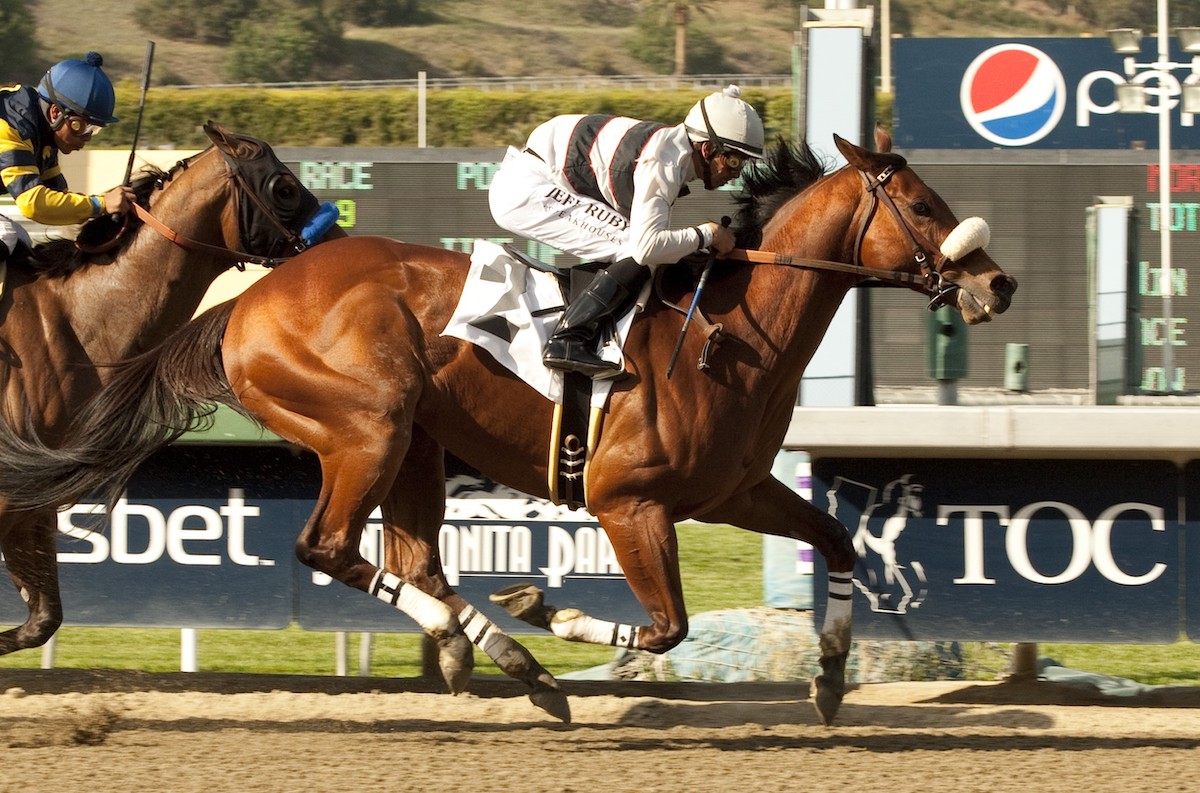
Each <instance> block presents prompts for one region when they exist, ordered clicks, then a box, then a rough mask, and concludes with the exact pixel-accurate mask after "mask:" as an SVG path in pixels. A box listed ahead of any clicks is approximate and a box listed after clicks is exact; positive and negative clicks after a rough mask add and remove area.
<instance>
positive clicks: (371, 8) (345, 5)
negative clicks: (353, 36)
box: [333, 0, 430, 28]
mask: <svg viewBox="0 0 1200 793" xmlns="http://www.w3.org/2000/svg"><path fill="white" fill-rule="evenodd" d="M424 5H425V2H424V0H334V3H333V12H334V14H335V15H337V16H338V17H340V18H342V19H344V20H345V21H347V22H349V23H350V24H352V25H361V26H362V27H367V28H386V27H396V26H398V25H419V24H422V23H423V22H426V21H427V20H428V19H429V17H430V14H429V12H428V11H426V10H425V8H423V6H424Z"/></svg>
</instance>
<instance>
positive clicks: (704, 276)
mask: <svg viewBox="0 0 1200 793" xmlns="http://www.w3.org/2000/svg"><path fill="white" fill-rule="evenodd" d="M730 222H731V221H730V219H729V218H728V217H722V218H721V225H722V226H728V225H729V224H730ZM716 260H717V253H716V251H713V252H712V253H710V254H709V256H708V263H707V264H705V265H704V271H703V272H702V273H700V280H699V281H697V282H696V293H695V294H694V295H692V305H691V306H689V307H688V312H687V316H685V317H684V318H683V328H681V329H680V331H679V338H678V339H677V340H676V341H675V350H674V351H673V352H672V353H671V360H670V362H668V363H667V379H668V380H669V379H670V378H671V372H673V371H675V362H676V361H677V360H678V359H679V351H680V349H682V348H683V340H684V339H685V338H687V330H688V325H691V324H692V315H693V314H695V313H696V306H697V305H699V303H700V294H701V293H702V292H703V291H704V285H705V284H707V283H708V274H709V273H711V272H712V267H713V262H715V261H716Z"/></svg>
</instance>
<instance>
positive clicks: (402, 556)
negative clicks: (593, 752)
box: [382, 427, 571, 721]
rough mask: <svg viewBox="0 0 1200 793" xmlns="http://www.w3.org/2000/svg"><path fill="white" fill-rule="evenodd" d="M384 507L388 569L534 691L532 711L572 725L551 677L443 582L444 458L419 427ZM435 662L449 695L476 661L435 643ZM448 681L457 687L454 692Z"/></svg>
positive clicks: (458, 648)
mask: <svg viewBox="0 0 1200 793" xmlns="http://www.w3.org/2000/svg"><path fill="white" fill-rule="evenodd" d="M382 507H383V525H384V543H385V545H384V558H385V560H386V566H387V567H388V568H389V569H391V570H394V571H396V572H397V573H399V575H400V576H401V577H402V578H403V579H404V580H405V581H407V582H408V583H410V584H415V585H416V586H418V587H419V588H420V589H421V590H422V591H424V592H426V593H428V594H430V595H433V596H434V597H436V598H437V599H438V600H440V601H441V602H443V603H445V604H446V605H447V606H449V607H450V609H451V611H452V612H453V613H454V614H455V615H456V616H457V619H458V622H459V624H460V625H461V626H462V629H463V631H464V632H465V635H466V637H467V638H469V639H470V641H471V642H474V644H475V645H477V646H478V647H479V648H480V649H481V650H483V651H484V652H485V653H487V655H488V657H490V658H491V659H492V660H493V661H494V662H495V663H496V665H497V666H498V667H500V669H501V671H503V672H504V673H505V674H507V675H509V676H510V677H513V678H516V679H518V680H521V681H522V682H524V683H525V684H526V685H528V686H529V687H530V688H531V689H532V690H531V692H530V694H529V698H530V700H532V701H533V703H534V704H535V705H537V706H538V707H539V708H541V709H542V710H545V711H546V712H547V713H549V714H550V715H552V716H555V717H556V718H559V719H562V720H563V721H570V720H571V717H570V708H569V706H568V704H567V698H566V696H565V695H564V694H563V693H562V690H561V689H560V687H559V685H558V682H557V681H556V680H555V679H554V677H553V676H552V675H551V674H550V673H549V672H547V671H546V670H545V669H544V668H543V667H542V665H541V664H539V663H538V662H537V660H536V659H535V658H534V657H533V656H532V655H531V654H530V653H529V651H528V650H526V649H525V648H524V647H523V646H521V645H520V644H519V643H518V642H516V641H515V640H513V639H512V637H510V636H508V635H507V634H505V633H504V632H503V631H502V630H500V628H499V627H497V626H496V625H495V624H494V623H493V622H492V621H491V620H489V619H488V618H487V617H486V616H484V614H483V613H482V612H480V611H479V610H478V609H476V608H475V607H474V606H472V605H471V604H470V603H468V602H467V601H466V600H464V599H463V597H462V596H461V595H459V594H458V593H457V592H455V591H454V590H453V589H452V588H451V587H450V584H449V582H448V581H447V580H446V576H445V573H444V571H443V570H442V565H441V560H440V557H439V553H438V534H439V532H440V530H441V526H442V519H443V517H444V516H445V510H446V473H445V453H444V451H443V450H442V447H441V446H440V445H439V444H438V443H437V442H436V441H434V440H433V439H432V438H430V437H429V436H428V435H426V434H425V432H424V431H423V430H422V429H421V428H420V427H414V428H413V433H412V440H411V441H410V443H409V447H408V454H407V455H406V456H405V459H404V463H403V465H402V466H401V468H400V474H399V476H397V477H396V481H395V485H393V487H392V490H391V492H390V493H389V494H388V496H387V498H386V499H384V502H383V504H382ZM464 651H465V658H464V657H463V653H464ZM438 661H439V665H440V666H441V668H442V674H443V675H444V676H446V679H447V683H448V684H449V685H450V686H451V690H452V691H456V690H461V688H462V686H465V683H466V679H467V678H469V677H470V674H471V666H472V664H473V661H474V659H473V654H472V651H471V644H470V643H468V642H458V643H452V642H449V641H443V642H439V653H438ZM452 678H453V679H454V680H456V681H459V682H461V685H459V688H458V689H456V688H455V683H452V682H451V679H452Z"/></svg>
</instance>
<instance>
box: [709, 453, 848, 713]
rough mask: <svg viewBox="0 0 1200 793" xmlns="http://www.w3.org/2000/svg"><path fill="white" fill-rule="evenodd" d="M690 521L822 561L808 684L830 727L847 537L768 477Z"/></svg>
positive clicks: (842, 681) (841, 642)
mask: <svg viewBox="0 0 1200 793" xmlns="http://www.w3.org/2000/svg"><path fill="white" fill-rule="evenodd" d="M696 517H697V518H698V519H699V520H702V521H705V522H706V523H728V524H730V525H733V526H737V527H739V528H743V529H749V530H750V531H754V532H758V533H759V534H771V535H777V536H780V537H791V538H793V539H796V540H804V541H805V542H807V543H809V544H811V545H812V546H813V547H814V548H816V549H817V551H818V552H819V553H820V554H821V555H822V556H824V557H825V563H826V566H827V567H828V568H829V599H828V606H827V608H826V610H825V622H824V624H823V625H822V626H821V634H820V644H821V674H820V675H818V676H817V677H816V679H815V680H814V681H813V683H814V686H815V688H816V692H815V695H814V697H813V702H814V704H815V705H816V708H817V713H818V714H819V715H820V717H821V720H822V721H823V722H824V723H825V724H831V723H832V722H833V719H834V717H835V716H836V715H837V712H838V708H839V707H841V704H842V697H843V696H844V695H845V691H846V659H847V657H848V655H849V653H850V637H851V613H850V612H851V600H850V596H851V592H852V591H853V579H854V564H855V561H856V560H857V558H858V554H857V553H856V552H855V550H854V545H853V543H852V542H851V539H850V533H849V532H848V531H847V530H846V527H845V526H843V525H842V524H841V523H838V521H837V520H836V519H835V518H834V517H833V516H832V515H829V514H826V513H824V512H822V511H821V510H819V509H817V508H816V507H814V506H813V505H812V504H809V503H808V502H807V501H805V500H804V499H803V498H801V497H800V496H799V495H797V494H796V493H795V491H793V490H792V489H791V488H789V487H788V486H787V485H785V484H783V483H782V482H780V481H779V480H777V479H775V478H774V477H767V478H766V479H764V480H762V481H761V482H759V483H758V484H756V485H755V486H753V487H752V488H750V489H749V490H746V491H743V492H741V493H739V494H738V495H736V496H734V497H733V498H731V499H729V500H728V501H726V502H725V503H723V504H721V505H719V506H718V507H715V508H714V509H712V510H709V511H708V512H706V513H704V514H702V515H697V516H696Z"/></svg>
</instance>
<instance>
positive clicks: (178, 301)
mask: <svg viewBox="0 0 1200 793" xmlns="http://www.w3.org/2000/svg"><path fill="white" fill-rule="evenodd" d="M205 131H206V132H207V133H208V136H209V138H211V139H212V141H213V146H212V147H210V148H209V149H207V150H205V151H204V152H202V153H200V154H197V155H196V156H194V157H192V158H190V159H187V160H183V161H182V162H180V163H179V164H178V165H176V166H175V167H174V168H173V169H172V170H171V171H169V172H167V173H163V172H161V171H158V170H157V169H149V170H148V171H146V172H143V173H142V174H139V176H138V178H137V179H135V181H134V183H133V187H134V192H135V193H136V194H137V196H138V203H139V216H141V217H143V218H145V224H143V225H136V226H135V225H132V224H127V227H126V232H125V233H124V234H123V235H122V236H119V237H116V238H115V239H112V240H107V242H108V243H109V244H107V245H104V246H99V247H102V248H109V250H108V251H107V252H105V253H104V254H102V255H98V256H88V255H85V254H83V253H82V252H81V251H80V250H79V247H85V246H82V245H81V246H79V247H77V246H76V245H75V244H74V242H73V241H71V240H56V241H54V242H51V243H48V244H47V245H46V246H43V247H41V248H39V249H38V250H37V251H35V253H34V256H33V258H32V260H31V262H30V263H29V264H28V265H20V264H17V263H14V262H10V266H9V268H8V277H7V281H6V283H5V285H4V295H3V299H2V300H0V323H2V324H0V348H2V353H0V355H2V357H0V379H2V382H3V408H2V410H3V421H0V424H4V425H5V430H6V431H8V430H9V429H10V428H24V430H25V432H26V434H31V433H32V434H35V435H36V436H38V437H40V438H41V439H43V440H44V441H46V442H48V443H50V444H51V445H54V444H57V443H58V442H60V441H61V439H62V437H63V435H64V433H65V431H66V429H67V427H68V424H69V422H70V421H71V419H72V417H73V416H74V415H75V413H76V412H77V411H78V410H79V409H80V407H81V406H82V405H83V404H84V403H85V402H86V401H87V400H88V399H89V398H90V397H92V395H93V394H95V393H96V392H97V391H98V390H99V389H100V388H101V387H102V386H103V385H104V383H105V382H106V381H107V380H108V379H109V377H110V375H111V374H112V371H113V369H112V368H111V366H109V364H111V363H113V362H116V361H120V360H122V359H125V358H128V357H130V356H131V355H134V354H137V353H140V352H143V351H144V350H146V349H149V348H151V347H153V346H154V345H156V344H158V343H160V342H161V341H162V340H163V339H164V338H165V337H166V336H167V335H168V334H169V333H170V332H171V331H173V330H175V329H176V328H178V327H179V326H180V325H183V324H184V323H185V322H187V321H188V320H189V319H190V318H191V317H192V315H193V313H194V312H195V310H196V307H197V306H198V305H199V304H200V300H201V298H203V296H204V293H205V291H206V290H207V289H208V287H209V285H210V284H211V283H212V281H213V280H214V279H215V278H216V277H217V276H218V275H219V274H220V273H221V272H222V271H224V270H226V269H228V268H230V267H231V266H233V265H235V264H236V263H238V262H239V261H246V260H257V261H263V260H264V259H263V257H267V256H272V255H276V254H279V253H283V254H287V253H292V254H294V253H296V252H298V250H297V247H296V245H295V243H296V242H297V241H299V240H300V236H299V231H300V229H301V228H302V226H303V224H304V222H305V220H306V219H307V218H308V216H309V215H310V214H311V213H312V211H313V210H315V209H316V208H317V201H316V198H315V197H313V196H312V194H311V193H309V192H308V191H307V190H305V189H304V188H303V187H302V186H301V185H300V183H299V181H298V180H297V179H296V177H295V176H294V175H292V174H291V172H290V171H288V169H287V168H286V167H285V166H284V165H283V164H282V163H280V162H279V160H278V159H277V158H276V157H275V155H274V153H273V152H272V151H271V150H270V147H268V146H267V145H266V144H264V143H262V142H261V141H257V140H255V139H253V138H247V137H243V136H239V135H234V134H233V133H231V132H229V131H228V130H226V129H224V128H223V127H221V126H220V125H219V124H213V123H211V122H210V123H209V124H207V125H205ZM147 207H148V211H147V209H146V208H147ZM239 207H241V209H242V213H241V218H242V219H241V221H239V212H238V209H239ZM160 223H161V224H165V225H162V226H160V227H159V228H158V229H155V228H152V227H151V226H152V225H158V224H160ZM111 225H112V224H107V225H106V224H105V223H103V222H102V223H100V224H98V225H88V226H85V227H84V229H83V231H81V233H80V240H81V241H82V240H84V239H87V238H95V237H96V235H95V234H93V233H91V231H92V230H94V229H97V228H99V227H101V226H104V227H106V228H107V227H111ZM251 229H253V231H251ZM165 235H166V236H165ZM168 236H170V237H172V238H173V239H169V238H168ZM246 242H250V244H249V245H246V244H245V243H246ZM238 251H244V253H237V252H238ZM17 464H18V465H20V464H21V463H20V461H17ZM63 503H66V502H45V503H43V504H41V505H38V507H37V508H34V509H14V508H13V505H12V504H10V503H6V501H5V500H3V499H0V550H3V553H4V560H5V562H6V564H7V567H8V572H9V575H11V576H12V579H13V582H14V583H15V584H16V587H17V591H19V592H20V593H21V595H22V597H24V598H25V601H26V603H27V605H28V608H29V617H28V619H27V620H26V621H25V623H24V624H22V625H21V626H19V627H16V628H12V629H10V630H7V631H4V632H3V633H0V655H2V654H5V653H11V652H13V651H15V650H20V649H23V648H27V647H35V646H37V645H40V644H43V643H44V642H45V641H46V640H47V639H49V638H50V636H52V635H53V634H54V632H55V631H56V630H57V629H58V626H59V625H60V624H61V622H62V602H61V599H60V597H59V589H58V573H57V567H56V564H55V538H56V536H57V531H55V516H54V508H55V507H57V506H60V505H61V504H63Z"/></svg>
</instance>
